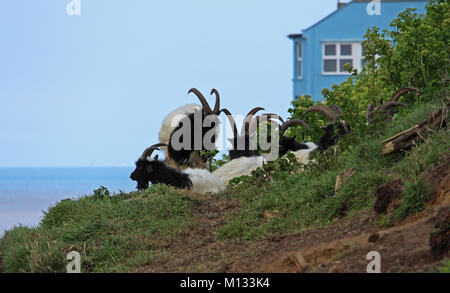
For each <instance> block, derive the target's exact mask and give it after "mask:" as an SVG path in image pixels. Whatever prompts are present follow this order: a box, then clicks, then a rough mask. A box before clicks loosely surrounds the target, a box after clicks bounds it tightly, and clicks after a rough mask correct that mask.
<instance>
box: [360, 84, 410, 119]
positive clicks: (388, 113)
mask: <svg viewBox="0 0 450 293" xmlns="http://www.w3.org/2000/svg"><path fill="white" fill-rule="evenodd" d="M412 91H415V92H418V90H417V89H416V88H403V89H401V90H398V91H396V92H395V93H394V94H393V95H392V97H391V99H390V100H389V101H388V102H386V103H383V100H382V99H380V101H379V103H378V105H375V104H370V105H369V106H368V107H367V110H366V118H367V123H366V125H369V124H370V123H373V122H374V121H375V117H376V115H377V114H380V113H383V114H385V117H384V119H383V121H384V122H389V121H391V120H392V117H393V116H394V114H395V109H396V108H397V107H403V108H408V106H407V105H406V104H404V103H400V102H399V101H398V100H399V99H400V98H401V97H402V96H403V95H404V94H406V93H408V92H412Z"/></svg>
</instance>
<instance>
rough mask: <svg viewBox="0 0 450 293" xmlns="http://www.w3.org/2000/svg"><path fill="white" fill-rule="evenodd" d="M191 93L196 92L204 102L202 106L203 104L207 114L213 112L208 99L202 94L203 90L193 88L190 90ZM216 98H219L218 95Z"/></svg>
mask: <svg viewBox="0 0 450 293" xmlns="http://www.w3.org/2000/svg"><path fill="white" fill-rule="evenodd" d="M190 93H194V94H195V95H196V96H197V98H198V99H199V100H200V102H201V103H202V106H203V110H204V111H205V113H206V115H209V114H211V113H212V111H211V107H209V105H208V102H207V101H206V99H205V97H204V96H203V95H202V93H201V92H199V90H198V89H196V88H191V89H190V90H189V91H188V94H190ZM216 99H217V97H216Z"/></svg>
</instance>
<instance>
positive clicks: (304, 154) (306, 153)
mask: <svg viewBox="0 0 450 293" xmlns="http://www.w3.org/2000/svg"><path fill="white" fill-rule="evenodd" d="M304 144H305V145H307V146H308V149H303V150H298V151H295V152H293V153H294V155H295V158H297V161H298V162H299V163H300V164H308V162H309V157H310V154H311V152H313V151H314V150H316V149H317V148H318V146H317V145H316V144H315V143H313V142H305V143H304ZM285 156H286V155H285Z"/></svg>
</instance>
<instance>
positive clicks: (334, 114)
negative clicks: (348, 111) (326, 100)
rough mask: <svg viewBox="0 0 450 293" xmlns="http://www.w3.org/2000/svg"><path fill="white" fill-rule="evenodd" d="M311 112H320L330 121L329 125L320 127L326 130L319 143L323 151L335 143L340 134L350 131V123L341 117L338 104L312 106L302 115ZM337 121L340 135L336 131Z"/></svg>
mask: <svg viewBox="0 0 450 293" xmlns="http://www.w3.org/2000/svg"><path fill="white" fill-rule="evenodd" d="M311 112H318V113H320V114H322V115H324V116H325V117H326V118H327V119H328V120H329V121H330V124H328V125H327V126H321V127H320V128H321V129H323V130H324V131H325V133H324V134H323V135H322V136H321V137H320V138H319V141H318V143H317V144H318V148H319V150H320V152H321V153H323V152H325V151H326V150H327V149H328V148H329V147H331V146H333V145H335V144H336V143H337V140H338V138H339V135H347V134H349V133H350V125H348V124H346V122H345V120H343V119H342V118H341V117H342V110H341V109H340V108H339V106H338V105H331V106H329V107H328V106H325V105H315V106H311V107H309V108H308V109H306V111H305V112H303V114H302V115H301V117H304V116H305V115H306V114H308V113H311ZM335 123H338V135H336V134H335V133H334V125H335Z"/></svg>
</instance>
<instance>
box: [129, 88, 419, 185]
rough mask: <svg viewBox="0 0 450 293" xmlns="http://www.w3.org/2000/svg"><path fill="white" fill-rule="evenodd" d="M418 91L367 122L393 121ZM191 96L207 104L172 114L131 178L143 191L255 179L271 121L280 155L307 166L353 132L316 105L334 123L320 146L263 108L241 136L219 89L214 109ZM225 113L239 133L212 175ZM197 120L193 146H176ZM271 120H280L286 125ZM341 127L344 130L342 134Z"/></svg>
mask: <svg viewBox="0 0 450 293" xmlns="http://www.w3.org/2000/svg"><path fill="white" fill-rule="evenodd" d="M413 90H416V89H412V88H405V89H402V90H399V91H397V92H396V93H394V95H393V96H392V98H391V100H390V101H388V102H387V103H383V102H382V101H380V103H379V105H375V104H371V105H370V106H369V107H368V108H367V111H366V117H367V122H368V123H371V122H373V120H374V117H375V114H376V113H378V112H384V113H386V114H387V117H388V119H390V118H392V115H393V114H394V109H395V108H396V107H399V106H401V107H406V105H405V104H403V103H400V102H398V99H399V98H400V97H401V96H402V95H403V94H405V93H407V92H409V91H413ZM189 93H194V94H195V95H196V96H197V98H198V99H199V100H200V103H201V105H199V104H187V105H184V106H182V107H179V108H177V109H175V110H174V111H172V112H171V113H169V114H168V115H167V116H166V118H165V119H164V121H163V123H162V126H161V130H160V131H159V143H157V144H154V145H152V146H150V147H148V148H147V149H145V150H144V152H143V153H142V155H141V157H140V158H139V159H138V160H137V161H136V169H135V170H134V171H133V173H132V174H131V176H130V178H131V179H132V180H134V181H137V188H138V189H139V190H142V189H145V188H147V187H148V184H149V182H151V183H152V184H157V183H161V184H167V185H170V186H173V187H177V188H181V189H189V190H191V191H193V192H197V193H209V192H210V193H218V192H220V191H223V190H224V189H225V188H226V186H227V184H228V183H229V181H230V180H231V179H233V178H236V177H240V176H244V175H250V174H251V172H252V171H254V170H256V169H257V168H259V167H262V166H263V165H264V164H265V162H267V157H266V156H265V154H260V152H259V151H258V150H257V149H255V148H254V147H251V146H250V145H251V143H250V141H251V140H252V139H253V138H254V137H255V136H256V134H257V130H258V127H259V126H260V125H261V123H270V124H271V125H273V126H274V128H275V129H276V131H277V132H278V135H279V140H278V141H277V142H278V147H279V148H278V152H279V156H280V157H283V156H285V155H286V154H287V153H288V152H293V153H294V155H295V157H296V158H297V160H298V161H299V163H301V164H306V163H307V162H308V161H309V159H310V154H311V152H313V151H316V150H317V151H320V152H324V151H325V150H326V149H328V148H329V147H331V146H333V145H334V144H336V142H337V140H338V137H339V136H341V135H347V134H349V133H350V126H349V125H348V124H347V123H346V122H345V121H344V120H343V118H342V116H343V115H342V110H341V109H340V108H339V107H338V106H337V105H331V106H325V105H314V106H311V107H309V108H308V109H307V110H306V111H305V112H304V113H303V114H302V117H303V116H304V115H306V114H308V113H311V112H318V113H320V114H322V115H323V116H324V117H325V118H327V119H328V120H329V122H330V123H329V124H328V125H327V126H324V127H321V128H322V129H323V130H324V132H325V133H324V134H323V135H322V136H321V137H320V138H319V140H318V142H317V145H316V144H315V143H313V142H305V143H299V142H297V141H296V137H295V136H294V137H289V136H286V135H285V131H286V130H287V129H288V128H289V127H291V126H294V125H301V126H303V127H306V128H308V129H309V126H308V125H307V124H306V123H305V122H304V121H303V120H300V119H291V120H289V121H286V122H285V121H284V120H283V119H282V118H281V117H280V116H278V115H276V114H272V113H267V114H262V115H259V116H255V114H256V113H257V112H259V111H262V110H265V109H264V108H261V107H256V108H253V109H252V110H251V111H249V113H248V114H247V115H246V117H245V119H244V122H243V125H242V128H241V131H240V132H239V131H238V129H237V127H236V123H235V120H234V118H233V115H232V114H231V112H230V111H229V110H228V109H225V108H224V109H220V95H219V92H218V91H217V90H216V89H212V91H211V95H213V94H214V95H215V100H216V102H215V105H214V108H213V109H211V107H210V106H209V104H208V102H207V101H206V99H205V97H204V96H203V95H202V93H201V92H200V91H198V90H197V89H195V88H192V89H190V90H189V92H188V94H189ZM222 112H223V113H225V114H226V116H227V118H228V120H229V122H230V124H231V128H232V130H233V138H231V139H229V140H230V142H231V145H232V148H231V149H230V150H229V151H228V152H229V157H230V161H229V162H227V163H226V164H224V165H223V166H221V167H219V168H218V169H216V170H215V171H213V172H211V171H210V170H208V169H207V160H208V158H207V156H205V155H204V152H202V151H210V150H212V149H214V148H215V140H216V137H217V134H218V132H217V130H218V129H219V124H220V123H219V122H218V117H219V115H220V114H221V113H222ZM196 117H199V119H201V121H200V123H201V127H200V128H199V129H196V128H195V127H191V128H190V129H191V133H190V134H191V135H186V137H181V140H183V139H185V140H191V141H190V142H191V143H190V144H189V145H190V146H191V147H189V148H181V149H179V148H177V147H176V146H174V143H173V142H174V141H177V139H178V141H180V137H177V138H175V136H176V135H178V133H181V132H180V131H179V130H180V129H181V128H182V127H183V126H184V125H191V126H192V125H194V124H195V121H194V120H195V119H197V118H196ZM271 119H276V120H278V121H279V122H281V123H278V122H275V121H274V120H271ZM206 120H209V121H211V123H204V122H205V121H206ZM205 125H206V126H205ZM335 127H337V130H338V131H337V132H336V133H335ZM194 129H195V130H194ZM194 131H197V132H201V135H200V136H201V138H202V140H201V145H198V144H197V145H196V146H195V147H194V145H195V142H194V137H195V136H196V135H198V133H194ZM211 133H212V135H211ZM207 134H208V135H210V136H211V137H210V140H211V141H212V143H213V145H212V146H211V145H206V144H204V143H203V141H204V140H203V138H204V137H205V136H206V135H207ZM155 150H162V151H164V155H165V159H164V161H161V160H159V159H158V155H156V156H154V157H153V158H152V157H151V156H152V153H153V152H154V151H155Z"/></svg>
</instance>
